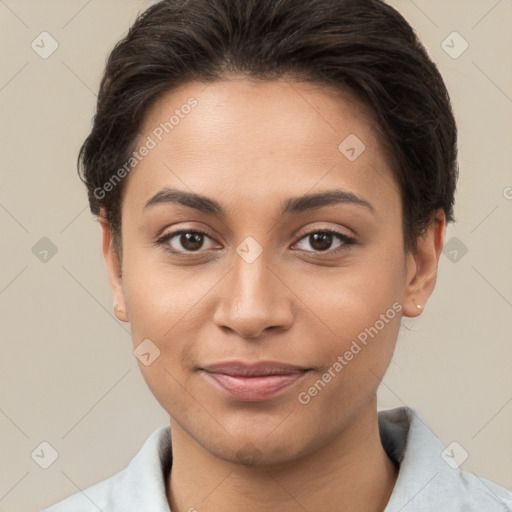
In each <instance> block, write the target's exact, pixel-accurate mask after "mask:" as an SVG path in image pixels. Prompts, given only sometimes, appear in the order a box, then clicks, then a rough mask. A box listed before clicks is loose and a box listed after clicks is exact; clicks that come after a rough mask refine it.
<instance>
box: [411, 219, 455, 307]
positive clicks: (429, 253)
mask: <svg viewBox="0 0 512 512" xmlns="http://www.w3.org/2000/svg"><path fill="white" fill-rule="evenodd" d="M445 227H446V216H445V214H444V211H443V210H442V209H439V210H437V211H436V212H435V214H434V215H433V216H432V220H431V221H430V224H429V226H428V228H427V230H426V231H425V233H424V234H423V235H422V236H421V237H420V238H418V245H417V249H416V251H415V253H408V254H407V257H406V267H407V282H406V290H405V297H404V301H403V315H404V316H408V317H415V316H419V315H420V314H421V313H422V311H423V309H424V307H425V304H426V303H427V300H428V299H429V297H430V295H431V294H432V292H433V291H434V287H435V285H436V279H437V268H438V264H439V257H440V255H441V250H442V249H443V244H444V235H445ZM418 305H419V306H421V307H420V308H418Z"/></svg>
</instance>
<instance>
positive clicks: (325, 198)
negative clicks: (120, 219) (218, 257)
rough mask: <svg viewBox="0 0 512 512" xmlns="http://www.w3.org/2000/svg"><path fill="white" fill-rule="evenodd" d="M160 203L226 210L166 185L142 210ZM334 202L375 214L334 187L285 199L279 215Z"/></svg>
mask: <svg viewBox="0 0 512 512" xmlns="http://www.w3.org/2000/svg"><path fill="white" fill-rule="evenodd" d="M162 203H177V204H181V205H183V206H187V207H189V208H193V209H194V210H197V211H199V212H202V213H207V214H213V215H218V216H219V217H226V211H225V210H224V209H223V208H222V206H221V205H220V204H219V203H218V202H217V201H215V200H214V199H210V198H209V197H206V196H202V195H200V194H195V193H193V192H186V191H184V190H178V189H175V188H168V187H165V188H163V189H162V190H160V191H159V192H157V193H156V194H155V195H154V196H153V197H152V198H151V199H149V200H148V201H147V202H146V204H145V205H144V208H143V210H146V209H148V208H151V207H153V206H155V205H157V204H162ZM334 204H355V205H358V206H363V207H365V208H367V209H368V210H369V211H371V212H372V213H373V214H375V209H374V207H373V206H372V205H371V204H370V203H369V202H368V201H366V200H365V199H363V198H361V197H359V196H357V195H356V194H354V193H353V192H350V191H348V190H341V189H334V190H328V191H325V192H319V193H315V194H305V195H303V196H299V197H292V198H290V199H287V200H286V201H285V202H284V203H283V204H282V207H281V213H280V215H281V216H284V215H287V214H290V213H300V212H305V211H307V210H313V209H315V208H321V207H323V206H330V205H334Z"/></svg>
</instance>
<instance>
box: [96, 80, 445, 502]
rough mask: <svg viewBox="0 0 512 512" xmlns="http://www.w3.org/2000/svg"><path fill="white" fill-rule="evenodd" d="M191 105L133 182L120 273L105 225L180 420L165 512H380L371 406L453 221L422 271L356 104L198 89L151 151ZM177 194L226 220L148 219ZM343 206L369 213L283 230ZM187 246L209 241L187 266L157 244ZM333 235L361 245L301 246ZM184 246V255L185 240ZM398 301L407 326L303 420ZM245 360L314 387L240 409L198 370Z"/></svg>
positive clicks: (137, 337) (168, 103)
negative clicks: (191, 240) (188, 195)
mask: <svg viewBox="0 0 512 512" xmlns="http://www.w3.org/2000/svg"><path fill="white" fill-rule="evenodd" d="M191 96H193V97H194V98H196V99H197V101H198V104H197V106H196V107H195V108H194V109H192V111H191V113H190V114H188V115H187V116H185V117H184V119H180V122H179V124H178V125H177V126H175V127H174V129H173V131H172V132H170V133H169V135H167V136H166V137H165V138H164V139H163V140H162V141H161V142H159V144H158V145H157V146H156V147H155V148H154V149H152V150H151V151H150V152H149V154H148V155H147V156H146V157H145V158H144V159H143V160H142V161H141V162H140V163H139V164H138V165H137V166H136V167H135V169H134V170H133V171H132V172H131V174H130V175H129V177H128V178H127V179H128V181H127V183H126V184H125V186H126V188H125V190H124V196H123V202H122V250H123V257H122V262H121V261H120V259H119V257H118V255H117V254H116V252H115V250H114V248H113V244H112V239H111V234H110V231H109V226H108V224H107V222H106V221H105V218H104V217H101V218H100V220H101V228H102V236H103V253H104V257H105V262H106V265H107V269H108V275H109V280H110V285H111V289H112V293H113V295H114V299H115V302H116V303H117V304H119V306H120V307H121V308H122V309H121V310H120V311H118V312H117V313H116V314H117V316H118V318H119V319H120V320H122V321H125V322H130V323H131V329H132V334H133V342H134V346H135V347H136V346H138V344H139V343H141V341H142V340H144V339H147V338H149V339H150V340H152V342H153V343H154V344H155V345H156V346H157V347H158V348H159V350H160V356H159V357H157V358H156V359H155V360H154V362H152V363H151V364H150V365H149V366H145V365H143V364H141V363H140V362H139V366H140V369H141V371H142V373H143V376H144V378H145V380H146V382H147V384H148V386H149V387H150V389H151V391H152V392H153V394H154V395H155V397H156V398H157V400H158V401H159V402H160V404H161V405H162V406H163V407H164V408H165V410H166V411H167V412H168V413H169V415H170V426H171V431H172V450H173V466H172V471H171V474H170V475H169V479H168V482H167V497H168V501H169V504H170V508H171V510H172V511H173V512H185V511H188V510H190V509H191V508H192V507H194V508H195V509H197V510H199V511H200V512H203V511H207V512H216V511H222V512H230V511H240V510H248V511H263V510H268V509H269V504H272V507H273V508H274V507H275V508H276V509H277V510H280V511H294V512H295V511H297V510H303V509H305V510H307V511H309V512H313V511H320V510H321V511H339V510H357V511H372V512H373V511H382V510H383V509H384V508H385V506H386V503H387V501H388V499H389V496H390V494H391V492H392V489H393V486H394V484H395V481H396V478H397V474H398V473H397V468H396V467H395V466H394V464H393V463H392V461H391V460H390V459H389V458H388V456H387V455H386V453H385V451H384V449H383V447H382V445H381V443H380V438H379V431H378V424H377V406H376V390H377V387H378V385H379V382H380V380H381V378H382V377H383V376H384V373H385V371H386V369H387V367H388V365H389V363H390V360H391V357H392V354H393V350H394V347H395V343H396V339H397V335H398V331H399V328H400V318H401V315H402V314H403V315H405V316H408V317H414V316H417V315H419V314H421V309H418V308H417V304H420V305H422V306H424V305H425V303H426V302H427V300H428V298H429V296H430V294H431V293H432V291H433V289H434V286H435V281H436V274H437V266H438V261H439V256H440V252H441V249H442V245H443V240H444V230H445V217H444V214H443V212H442V211H441V210H440V211H438V212H435V214H436V215H435V218H434V217H433V219H432V222H431V224H430V226H429V228H428V230H427V231H426V233H425V234H424V236H422V237H421V238H420V239H419V240H418V248H417V250H416V252H415V253H414V254H412V253H406V252H405V251H404V247H403V235H402V223H401V203H400V197H399V192H398V187H397V185H396V183H395V181H394V180H393V177H392V174H391V170H390V169H389V167H388V164H387V162H386V158H385V156H384V151H383V150H382V147H381V145H380V144H379V140H378V137H377V134H376V132H375V131H374V129H373V128H372V126H373V125H374V123H373V122H372V119H371V115H370V113H369V112H368V111H367V109H365V107H364V106H363V105H361V104H360V103H358V102H357V101H356V100H355V98H353V97H352V96H351V95H350V94H349V93H348V92H347V93H346V94H343V95H340V94H338V95H336V94H335V93H334V91H331V90H329V89H328V88H326V87H319V86H315V85H312V84H305V83H299V82H291V81H289V80H286V79H280V80H278V81H273V82H256V81H250V80H248V79H246V78H244V77H240V76H231V77H229V79H225V80H222V81H218V82H215V83H211V84H209V85H208V86H206V85H205V84H203V83H198V82H190V83H187V84H185V85H183V86H182V87H180V88H179V89H175V90H173V91H171V92H170V93H167V94H166V95H165V96H162V97H161V98H160V99H159V101H158V102H157V103H156V104H155V105H154V106H153V107H152V108H151V109H150V110H149V112H148V113H147V115H146V118H145V122H144V126H143V127H142V130H141V132H142V133H143V136H142V137H141V140H143V139H144V138H145V137H146V136H147V135H150V134H151V133H152V131H153V130H154V129H155V127H157V126H158V125H159V123H160V122H164V121H165V120H167V119H168V118H169V112H171V113H172V111H174V110H175V109H176V108H180V106H181V105H183V104H185V103H186V102H187V100H188V98H190V97H191ZM349 134H356V135H357V137H358V138H359V139H360V140H361V141H363V142H364V144H365V146H366V149H365V151H364V152H363V153H362V154H361V155H360V156H359V157H358V158H357V159H356V160H355V161H353V162H351V161H349V160H348V159H347V158H346V157H345V156H344V155H343V154H342V153H341V152H340V151H339V150H338V146H339V144H340V143H341V142H342V140H343V139H345V138H346V137H347V136H348V135H349ZM164 187H172V188H176V189H179V190H183V191H188V192H194V193H197V194H201V195H203V196H206V197H209V198H211V199H214V200H216V201H217V202H218V203H220V205H221V206H222V208H223V209H225V211H226V216H225V218H223V217H220V216H218V215H215V214H212V213H203V212H198V211H196V210H194V209H192V208H190V207H187V206H183V205H180V204H176V203H159V204H157V205H154V206H152V207H150V208H146V209H144V205H145V203H146V202H147V201H148V200H149V199H150V198H151V197H153V196H154V195H155V194H156V193H157V192H159V191H160V190H161V189H162V188H164ZM332 189H344V190H348V191H351V192H352V193H354V194H356V195H357V196H359V197H361V198H363V199H364V200H366V201H367V202H369V203H371V205H372V206H373V209H374V212H373V213H372V211H370V209H368V208H365V207H364V206H361V205H358V204H351V203H339V204H331V205H328V206H323V207H319V208H316V209H312V210H309V211H304V212H300V213H290V214H288V215H284V216H281V215H280V209H281V206H282V204H283V203H284V202H285V201H286V200H287V199H289V198H292V197H297V196H301V195H303V194H306V193H316V192H323V191H327V190H332ZM436 219H437V220H436ZM178 229H195V230H200V231H204V232H206V233H207V236H206V237H204V239H203V245H202V246H201V248H200V249H199V250H198V251H195V252H194V251H190V250H188V253H189V254H191V255H192V256H191V257H189V258H187V257H180V256H179V255H173V254H171V253H170V252H168V251H166V250H165V246H166V245H165V244H163V245H156V244H155V243H154V242H155V240H157V239H158V238H159V237H160V236H161V235H162V234H165V233H169V232H171V231H176V230H178ZM322 229H323V230H325V229H331V230H336V231H338V232H341V233H343V234H346V235H348V236H352V237H354V238H355V240H356V243H355V244H352V245H350V246H347V245H344V243H343V241H340V240H338V239H337V238H336V237H333V239H332V243H331V245H330V246H329V244H327V246H328V249H327V250H325V251H321V250H318V244H317V245H315V244H314V240H313V241H312V237H311V236H306V234H311V233H316V232H318V231H321V230H322ZM248 236H251V237H253V238H254V239H255V240H256V241H257V243H258V244H259V245H260V246H261V248H262V250H263V252H262V253H261V254H260V255H259V257H258V258H257V259H255V261H253V262H252V263H248V262H246V261H245V260H244V259H243V258H242V257H240V256H239V254H238V253H237V251H236V249H237V247H238V246H239V245H240V244H241V242H242V241H243V240H244V239H245V238H246V237H248ZM172 240H173V241H172V247H174V249H175V250H177V251H181V252H182V253H187V249H189V248H190V245H187V246H185V247H184V245H183V244H182V243H180V236H179V235H178V236H175V237H174V238H173V239H172ZM181 241H183V239H181ZM166 244H167V247H171V246H170V244H171V241H169V240H168V241H167V242H166ZM329 247H330V248H329ZM395 302H398V303H399V304H401V305H402V311H401V313H399V314H397V315H396V316H395V318H394V319H392V320H390V321H389V322H388V323H386V325H385V327H384V328H382V329H381V330H380V331H379V332H378V335H376V336H375V337H374V338H372V339H370V341H369V342H368V344H367V346H365V347H364V348H363V349H362V350H361V351H360V352H359V353H358V354H357V355H355V356H354V358H353V359H352V360H351V361H350V362H349V363H348V364H347V365H346V366H345V367H344V368H343V370H342V371H341V372H339V373H338V374H336V377H334V378H332V380H331V381H330V382H329V383H328V384H327V385H326V386H325V388H324V389H322V390H321V392H319V393H318V394H317V395H316V396H314V397H313V398H312V399H311V401H310V402H309V403H308V404H307V405H304V404H302V403H300V402H299V400H298V398H297V397H298V394H299V392H301V391H307V390H308V388H310V387H311V386H312V385H313V384H314V383H315V382H316V381H317V380H318V379H319V378H321V377H322V375H323V374H324V373H325V372H327V371H328V369H329V368H330V367H332V365H333V363H334V362H335V361H336V360H337V357H338V356H340V355H343V354H344V353H345V352H346V351H347V350H348V349H349V348H350V346H351V343H352V342H353V340H355V339H356V337H357V335H358V334H359V333H361V332H362V331H364V329H365V328H368V327H370V326H373V325H374V324H375V322H376V320H378V319H379V317H380V315H381V314H384V313H386V311H388V310H389V309H390V308H391V307H392V304H393V303H395ZM234 359H239V360H244V361H260V360H273V361H280V362H285V363H289V364H295V365H299V366H304V367H308V368H312V370H311V371H310V372H308V373H307V374H305V375H304V377H303V379H302V380H301V381H300V382H299V383H298V384H297V385H294V386H292V387H291V388H289V389H287V390H286V391H285V392H284V393H283V394H281V395H279V396H278V397H275V398H273V399H271V400H267V401H263V402H241V401H237V400H234V399H232V398H230V397H227V396H226V395H225V394H223V393H222V392H221V391H219V390H218V389H217V388H215V387H214V386H212V384H211V383H210V382H209V381H208V380H207V379H205V378H204V375H202V373H201V372H199V371H198V370H197V368H198V367H202V366H204V365H206V364H211V363H215V362H220V361H227V360H234ZM242 454H245V455H246V456H247V454H248V455H249V456H250V457H248V458H247V457H244V456H243V455H242ZM333 483H334V484H333Z"/></svg>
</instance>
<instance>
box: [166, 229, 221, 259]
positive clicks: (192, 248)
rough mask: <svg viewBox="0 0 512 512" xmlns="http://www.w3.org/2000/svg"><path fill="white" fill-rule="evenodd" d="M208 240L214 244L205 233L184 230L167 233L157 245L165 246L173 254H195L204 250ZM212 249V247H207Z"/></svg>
mask: <svg viewBox="0 0 512 512" xmlns="http://www.w3.org/2000/svg"><path fill="white" fill-rule="evenodd" d="M206 239H208V240H210V242H212V244H211V245H212V246H213V245H214V244H213V240H212V239H211V238H210V237H209V236H208V235H207V234H206V233H204V232H203V231H198V230H191V229H189V230H187V229H182V230H180V231H174V232H172V233H167V234H165V235H164V236H162V237H161V238H159V239H158V240H157V241H156V243H157V244H158V245H165V246H166V249H168V250H170V251H171V252H173V253H185V254H186V253H193V252H198V251H199V250H200V249H204V248H205V247H204V246H205V240H206ZM207 248H210V249H211V248H212V247H207Z"/></svg>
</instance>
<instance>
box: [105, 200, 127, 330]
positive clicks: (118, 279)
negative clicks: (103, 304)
mask: <svg viewBox="0 0 512 512" xmlns="http://www.w3.org/2000/svg"><path fill="white" fill-rule="evenodd" d="M98 220H99V222H100V226H101V235H102V251H103V258H104V260H105V265H106V268H107V274H108V280H109V283H110V289H111V291H112V296H113V297H114V306H113V307H114V313H115V315H116V317H117V318H118V320H121V321H122V322H128V321H129V320H128V315H127V313H126V305H125V300H124V292H123V277H122V269H121V264H120V262H119V257H118V255H117V253H116V251H115V248H114V244H113V239H112V233H111V230H110V224H109V223H108V221H107V219H106V216H105V213H104V211H103V209H102V211H101V213H100V215H99V217H98Z"/></svg>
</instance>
